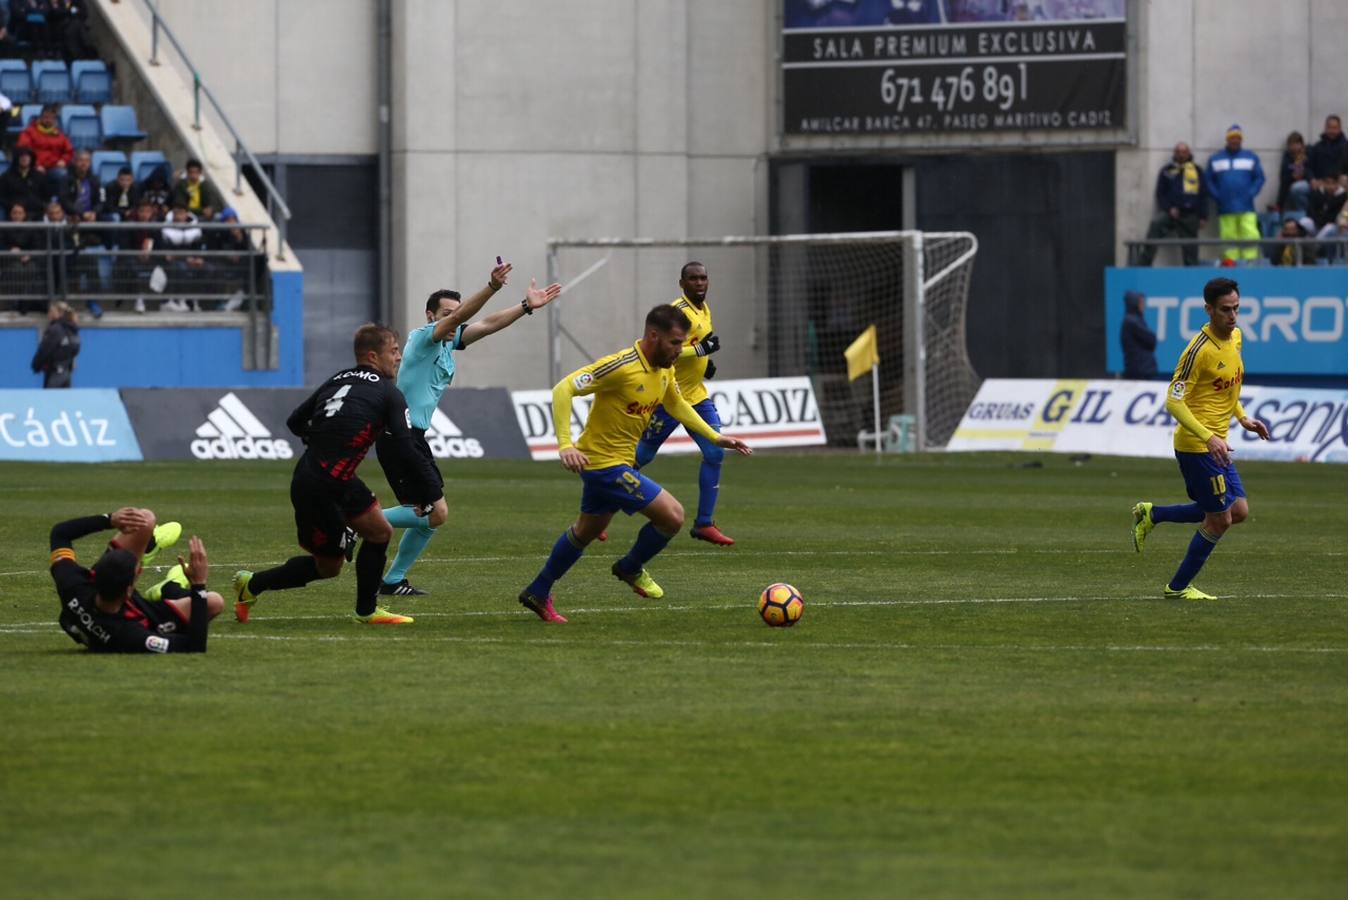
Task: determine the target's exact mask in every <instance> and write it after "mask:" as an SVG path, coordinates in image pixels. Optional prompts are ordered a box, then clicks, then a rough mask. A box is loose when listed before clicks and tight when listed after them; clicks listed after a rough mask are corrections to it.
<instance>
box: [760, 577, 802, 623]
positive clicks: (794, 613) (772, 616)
mask: <svg viewBox="0 0 1348 900" xmlns="http://www.w3.org/2000/svg"><path fill="white" fill-rule="evenodd" d="M804 612H805V601H804V599H802V598H801V596H800V591H798V590H796V589H795V588H793V587H792V586H791V585H789V584H786V583H784V582H781V581H779V582H777V583H776V584H770V585H768V586H767V587H766V588H764V589H763V593H761V594H759V595H758V614H759V615H760V616H762V617H763V621H764V622H767V623H768V624H769V625H772V626H774V627H777V628H790V627H791V626H792V625H794V624H796V623H797V622H799V621H800V617H801V615H802V614H803V613H804Z"/></svg>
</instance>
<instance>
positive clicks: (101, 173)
mask: <svg viewBox="0 0 1348 900" xmlns="http://www.w3.org/2000/svg"><path fill="white" fill-rule="evenodd" d="M125 165H130V163H129V162H128V161H127V158H126V154H125V153H123V152H122V151H120V150H95V151H94V160H93V167H92V168H93V170H94V174H95V175H97V176H98V180H99V181H100V182H101V183H103V184H112V183H113V182H114V181H116V180H117V170H118V169H120V168H121V167H122V166H125Z"/></svg>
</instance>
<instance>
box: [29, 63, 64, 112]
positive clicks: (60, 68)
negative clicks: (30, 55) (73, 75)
mask: <svg viewBox="0 0 1348 900" xmlns="http://www.w3.org/2000/svg"><path fill="white" fill-rule="evenodd" d="M32 71H33V86H34V90H35V92H36V96H37V100H39V101H40V102H42V103H69V102H70V99H71V85H70V70H69V69H68V68H66V64H65V62H64V61H62V60H59V59H39V60H36V61H34V63H33V70H32Z"/></svg>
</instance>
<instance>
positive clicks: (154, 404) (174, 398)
mask: <svg viewBox="0 0 1348 900" xmlns="http://www.w3.org/2000/svg"><path fill="white" fill-rule="evenodd" d="M310 393H311V392H310V391H309V390H308V389H271V390H230V389H229V388H184V389H170V388H163V389H147V390H132V389H126V390H123V391H122V392H121V395H122V404H123V405H124V406H125V407H126V411H127V414H128V415H129V416H130V418H131V425H132V427H133V428H134V429H135V432H136V436H137V438H138V439H139V441H140V446H141V453H142V454H143V456H144V458H145V459H295V458H297V457H299V455H300V454H301V453H303V452H304V444H303V443H302V442H301V441H300V440H299V438H297V437H295V436H294V435H293V434H291V433H290V429H288V428H287V427H286V419H287V418H289V416H290V414H291V412H293V411H294V409H295V407H297V406H299V405H300V403H302V402H304V399H305V398H306V397H308V396H309V394H310ZM426 442H427V443H428V444H429V445H430V447H431V452H433V453H434V454H435V456H436V457H437V458H438V459H487V458H490V459H528V458H529V448H528V446H527V445H526V444H525V443H524V435H523V434H521V433H520V429H519V424H518V423H517V422H516V420H515V408H514V406H513V404H512V403H511V400H510V393H509V392H508V391H506V389H505V388H451V389H450V390H448V391H446V392H445V395H444V396H443V397H442V398H441V400H440V407H439V408H438V409H436V410H435V412H434V413H433V414H432V416H431V422H430V428H428V429H426Z"/></svg>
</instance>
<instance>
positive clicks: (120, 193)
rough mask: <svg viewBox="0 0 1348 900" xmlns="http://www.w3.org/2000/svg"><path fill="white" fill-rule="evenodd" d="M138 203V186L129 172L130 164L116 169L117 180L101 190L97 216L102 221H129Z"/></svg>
mask: <svg viewBox="0 0 1348 900" xmlns="http://www.w3.org/2000/svg"><path fill="white" fill-rule="evenodd" d="M139 205H140V188H139V187H137V186H136V178H135V176H134V175H132V174H131V167H130V166H122V167H121V168H120V169H118V170H117V180H116V181H114V182H113V183H112V184H110V185H107V186H106V187H105V188H104V190H103V205H102V206H101V207H99V210H98V214H99V218H100V219H102V220H103V221H104V222H129V221H131V217H132V213H134V212H135V211H136V207H137V206H139Z"/></svg>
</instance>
